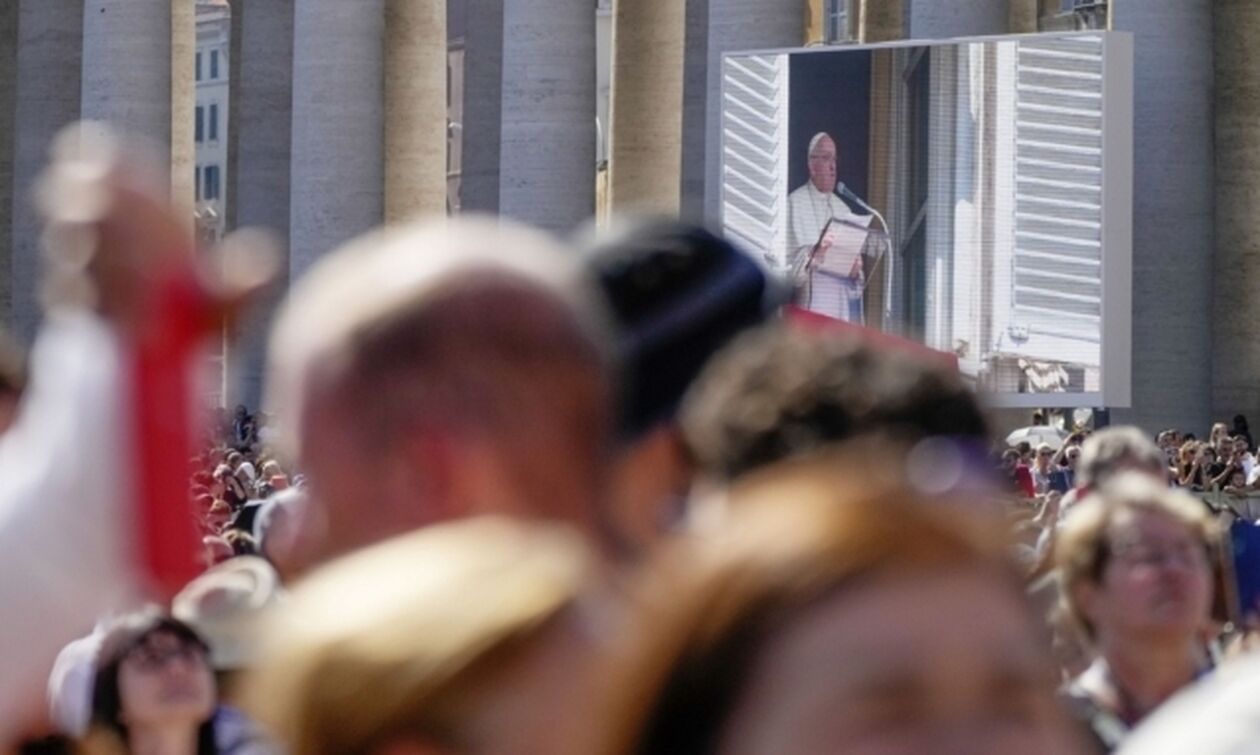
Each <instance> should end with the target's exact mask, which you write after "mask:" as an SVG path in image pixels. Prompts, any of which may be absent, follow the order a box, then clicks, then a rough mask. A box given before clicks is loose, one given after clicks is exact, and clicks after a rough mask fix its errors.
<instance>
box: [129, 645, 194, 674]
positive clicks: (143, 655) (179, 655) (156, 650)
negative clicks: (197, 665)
mask: <svg viewBox="0 0 1260 755" xmlns="http://www.w3.org/2000/svg"><path fill="white" fill-rule="evenodd" d="M205 659H206V651H205V649H204V648H202V647H201V646H199V645H194V644H191V643H187V642H181V643H179V644H175V645H169V646H166V647H159V646H153V645H141V646H139V647H137V648H136V649H135V650H132V651H131V652H130V653H128V654H127V660H129V661H132V662H133V663H134V664H135V666H136V668H138V669H139V670H141V671H145V672H153V671H157V670H159V669H161V668H162V667H163V666H165V665H166V664H167V663H169V662H171V661H173V660H179V661H184V662H189V661H204V660H205Z"/></svg>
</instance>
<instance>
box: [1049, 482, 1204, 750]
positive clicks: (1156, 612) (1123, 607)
mask: <svg viewBox="0 0 1260 755" xmlns="http://www.w3.org/2000/svg"><path fill="white" fill-rule="evenodd" d="M1217 547H1218V535H1217V530H1216V527H1215V525H1214V523H1213V521H1212V520H1211V518H1210V516H1209V515H1208V513H1207V510H1206V509H1205V508H1204V507H1203V505H1202V504H1201V503H1199V502H1198V501H1196V500H1195V499H1194V498H1192V497H1190V496H1189V495H1187V494H1185V493H1182V492H1179V491H1176V490H1170V489H1168V488H1166V487H1164V486H1161V485H1160V484H1158V483H1157V482H1155V481H1154V480H1152V479H1150V478H1149V477H1148V476H1146V475H1139V474H1135V473H1126V474H1125V475H1124V476H1123V477H1120V478H1117V479H1116V480H1114V481H1113V482H1111V483H1110V484H1108V485H1107V486H1105V487H1104V488H1103V489H1102V491H1101V492H1099V493H1098V494H1096V495H1093V496H1091V497H1090V498H1089V499H1087V500H1086V501H1084V502H1083V503H1081V504H1080V505H1079V506H1078V507H1077V508H1076V509H1075V510H1074V511H1073V512H1072V515H1071V516H1070V517H1068V519H1067V521H1066V523H1065V524H1064V526H1063V530H1062V532H1061V533H1060V535H1059V539H1058V542H1057V544H1056V548H1055V557H1056V560H1057V562H1058V568H1059V571H1060V580H1061V584H1062V586H1063V588H1062V595H1063V599H1064V603H1065V606H1064V608H1065V610H1066V612H1067V614H1068V615H1069V616H1070V617H1071V618H1072V619H1073V620H1075V623H1076V624H1077V625H1078V627H1079V629H1080V630H1081V632H1082V634H1083V636H1084V637H1086V638H1087V640H1088V641H1089V643H1090V645H1091V646H1092V649H1093V651H1094V653H1095V660H1094V662H1093V663H1092V664H1091V665H1090V667H1089V668H1088V669H1087V670H1086V671H1085V672H1084V673H1082V674H1080V675H1079V676H1077V677H1076V679H1074V680H1073V681H1072V682H1071V683H1070V685H1069V687H1068V689H1067V696H1068V698H1069V699H1070V701H1071V702H1072V703H1073V704H1074V706H1075V707H1076V709H1077V711H1078V713H1079V714H1080V715H1081V716H1082V718H1084V719H1085V720H1087V721H1088V722H1089V724H1090V726H1091V728H1092V729H1093V731H1094V733H1095V735H1096V736H1097V737H1098V739H1099V740H1100V742H1101V743H1102V744H1103V745H1104V746H1105V747H1106V748H1107V749H1111V748H1114V747H1115V746H1117V745H1118V744H1119V742H1120V741H1121V740H1122V739H1123V738H1124V736H1125V735H1126V734H1127V733H1128V731H1129V730H1130V729H1131V728H1132V727H1134V726H1135V725H1136V724H1137V723H1138V722H1139V721H1141V720H1142V719H1143V718H1145V717H1146V716H1147V714H1149V713H1150V712H1151V711H1153V710H1154V709H1155V708H1157V707H1158V706H1159V705H1161V704H1162V703H1163V702H1164V701H1165V700H1167V699H1168V698H1169V697H1171V696H1172V695H1173V694H1174V693H1176V692H1177V691H1178V690H1180V689H1181V688H1183V687H1185V686H1186V685H1188V684H1190V683H1191V682H1193V681H1194V680H1195V679H1197V678H1198V677H1200V676H1202V675H1203V674H1205V673H1207V672H1208V671H1209V669H1210V661H1209V656H1208V653H1207V648H1206V646H1205V643H1204V637H1205V631H1206V630H1207V629H1208V627H1209V621H1210V611H1211V607H1212V598H1213V585H1214V580H1215V578H1216V566H1215V564H1216V563H1217V561H1216V558H1215V554H1216V550H1217Z"/></svg>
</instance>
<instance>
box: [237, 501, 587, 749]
mask: <svg viewBox="0 0 1260 755" xmlns="http://www.w3.org/2000/svg"><path fill="white" fill-rule="evenodd" d="M594 563H595V562H594V561H593V559H592V555H591V554H590V553H589V552H588V549H587V547H586V546H585V545H584V543H583V540H582V538H581V537H580V536H579V535H577V534H575V533H571V532H570V531H568V530H567V529H564V528H561V527H559V526H555V525H544V524H525V523H517V522H511V521H508V520H504V519H497V518H479V519H470V520H465V521H460V522H452V523H447V524H439V525H434V526H432V527H428V528H425V529H421V530H418V531H416V532H413V533H410V534H406V535H402V536H399V537H397V538H394V539H391V540H388V541H385V542H382V543H379V544H377V545H374V546H371V547H368V548H364V549H361V550H359V551H358V552H356V553H353V554H350V555H348V556H346V557H344V558H341V559H338V560H336V561H334V562H332V563H330V564H328V565H327V566H325V567H323V568H321V569H319V570H317V571H315V572H314V573H312V574H311V575H310V576H309V577H307V578H306V579H304V580H303V581H302V583H301V584H300V585H299V586H298V587H297V588H296V589H295V590H294V591H293V592H292V593H291V594H290V596H289V600H288V601H287V602H286V604H285V605H284V607H283V609H282V610H280V611H279V612H278V613H277V614H276V616H275V619H274V623H272V625H271V626H270V628H269V632H268V640H269V641H268V643H267V644H266V646H265V648H264V651H263V654H262V656H261V657H262V658H263V664H262V666H261V667H260V668H259V669H258V670H257V672H256V673H254V674H252V675H251V676H250V677H249V679H248V680H247V689H246V691H245V693H246V700H247V702H248V704H249V710H250V711H252V712H254V713H256V714H257V716H258V717H259V719H260V720H261V721H263V722H264V723H266V724H269V725H270V730H271V731H273V732H275V734H276V735H277V736H278V737H279V738H280V740H281V741H282V743H283V744H284V745H285V746H286V747H287V748H288V751H289V752H291V753H294V755H334V754H336V755H339V754H341V753H352V752H364V753H367V752H379V753H388V752H400V753H401V752H410V753H555V754H557V755H565V754H569V753H571V754H572V755H579V754H580V753H597V752H599V750H598V749H597V748H596V747H595V746H594V743H593V741H592V739H591V737H592V735H593V734H595V733H597V729H594V728H592V727H594V726H595V725H596V724H597V719H596V717H595V713H596V711H597V710H598V708H596V707H595V706H596V705H597V704H598V697H597V696H596V695H595V694H594V683H595V681H596V680H597V676H596V675H595V674H593V673H590V671H589V666H590V664H591V663H592V662H594V661H595V659H596V658H597V654H596V653H595V652H594V651H595V650H596V648H597V644H596V643H597V641H598V634H599V633H601V632H603V631H605V630H606V629H607V628H608V626H609V625H608V623H607V620H608V617H605V616H604V615H602V613H601V605H600V604H599V603H598V602H593V601H592V600H591V597H592V596H590V595H587V594H586V593H587V589H588V588H589V587H590V583H589V580H590V579H591V576H590V575H591V574H592V571H593V568H594ZM367 588H370V589H367Z"/></svg>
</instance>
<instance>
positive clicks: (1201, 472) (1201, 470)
mask: <svg viewBox="0 0 1260 755" xmlns="http://www.w3.org/2000/svg"><path fill="white" fill-rule="evenodd" d="M1209 451H1210V447H1208V448H1205V447H1204V444H1202V443H1200V442H1199V441H1195V440H1189V441H1186V442H1185V443H1183V444H1182V445H1181V464H1180V466H1179V467H1178V470H1177V471H1178V475H1177V484H1178V485H1180V486H1181V487H1183V488H1195V489H1198V490H1202V489H1203V488H1204V487H1205V486H1206V484H1207V482H1208V476H1207V467H1208V465H1209V464H1210V463H1211V462H1210V461H1209V460H1208V457H1207V454H1208V453H1209Z"/></svg>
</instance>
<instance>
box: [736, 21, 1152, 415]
mask: <svg viewBox="0 0 1260 755" xmlns="http://www.w3.org/2000/svg"><path fill="white" fill-rule="evenodd" d="M1071 37H1097V38H1101V39H1102V120H1101V123H1102V145H1103V147H1102V174H1101V193H1100V196H1101V218H1102V265H1101V270H1100V282H1101V287H1102V288H1101V290H1102V297H1101V306H1102V315H1101V321H1100V332H1099V338H1100V342H1099V351H1100V360H1099V379H1100V386H1099V388H1100V389H1099V390H1097V391H1081V392H1074V393H1015V392H992V391H979V392H978V393H977V395H978V396H979V397H980V398H981V400H982V401H983V402H984V403H985V404H987V405H988V406H990V407H992V408H995V409H1007V408H1009V409H1017V408H1024V409H1027V408H1076V407H1097V408H1108V409H1112V408H1115V409H1123V408H1130V407H1131V406H1132V382H1133V375H1132V369H1133V368H1132V349H1133V321H1132V318H1133V123H1134V93H1133V89H1134V44H1133V35H1132V34H1131V33H1129V32H1117V31H1104V30H1087V31H1078V32H1066V31H1065V32H1040V33H1037V34H1002V35H991V36H970V37H955V38H948V39H925V40H916V39H909V40H896V41H890V42H879V43H873V44H843V45H829V46H814V47H794V48H769V49H754V50H733V51H727V52H724V53H722V55H721V70H722V71H723V72H725V71H726V70H727V61H728V60H730V59H738V58H748V57H769V56H789V57H790V56H797V55H836V54H845V53H848V52H854V51H859V50H864V51H875V50H890V49H899V48H922V47H947V46H960V45H966V44H975V43H985V44H988V43H997V42H1007V41H1016V42H1017V41H1020V40H1030V39H1034V40H1035V39H1061V38H1071ZM789 67H790V66H789ZM718 80H719V102H720V103H725V102H726V99H727V81H726V76H725V75H719V77H718ZM785 107H786V108H788V109H790V105H785ZM718 112H719V115H718V117H719V133H721V134H723V136H722V140H721V143H720V144H719V147H718V149H717V153H718V177H719V178H718V186H717V187H716V191H717V192H718V217H717V223H718V227H719V228H722V229H723V230H724V231H725V229H726V228H727V218H726V196H725V194H726V180H725V176H726V174H727V171H726V169H727V164H726V160H727V158H726V138H725V135H724V133H725V129H724V128H722V124H721V121H722V120H723V119H724V118H725V112H726V111H725V108H724V107H722V106H719V109H718ZM785 112H786V111H785ZM759 261H760V262H762V263H763V264H764V262H765V261H764V260H759Z"/></svg>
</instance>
